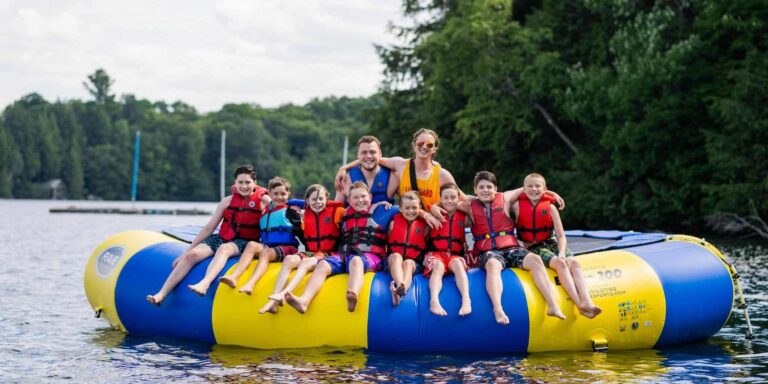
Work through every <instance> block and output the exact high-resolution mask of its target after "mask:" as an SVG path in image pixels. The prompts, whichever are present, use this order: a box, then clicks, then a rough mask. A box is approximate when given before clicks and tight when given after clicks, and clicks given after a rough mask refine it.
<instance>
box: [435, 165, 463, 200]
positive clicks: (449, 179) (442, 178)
mask: <svg viewBox="0 0 768 384" xmlns="http://www.w3.org/2000/svg"><path fill="white" fill-rule="evenodd" d="M437 178H438V183H439V184H440V186H441V187H442V186H443V185H446V184H448V183H454V184H456V185H458V183H456V179H454V178H453V175H452V174H451V172H449V171H448V170H447V169H445V168H443V167H440V174H439V175H438V177H437ZM437 192H438V193H440V191H437ZM466 198H467V195H465V194H464V192H463V191H462V190H461V189H459V200H465V199H466Z"/></svg>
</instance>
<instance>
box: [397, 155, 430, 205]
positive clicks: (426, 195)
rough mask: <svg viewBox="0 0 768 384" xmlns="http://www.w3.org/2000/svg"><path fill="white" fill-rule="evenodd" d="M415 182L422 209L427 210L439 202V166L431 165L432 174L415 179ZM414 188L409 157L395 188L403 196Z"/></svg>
mask: <svg viewBox="0 0 768 384" xmlns="http://www.w3.org/2000/svg"><path fill="white" fill-rule="evenodd" d="M416 184H417V185H418V189H419V197H421V205H423V206H424V210H426V211H429V209H430V208H431V207H432V205H434V204H437V203H439V202H440V166H439V165H436V164H433V165H432V174H431V175H430V176H429V178H427V179H416ZM412 189H414V188H413V187H412V186H411V161H410V159H409V160H408V161H407V162H406V163H405V169H403V173H402V174H401V175H400V186H399V187H398V188H397V193H398V194H399V195H400V196H403V195H404V194H405V193H406V192H408V191H410V190H412Z"/></svg>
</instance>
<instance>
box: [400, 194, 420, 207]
mask: <svg viewBox="0 0 768 384" xmlns="http://www.w3.org/2000/svg"><path fill="white" fill-rule="evenodd" d="M405 200H411V201H417V202H418V203H419V207H421V197H419V192H418V191H413V190H411V191H408V192H406V193H404V194H403V196H401V197H400V206H401V207H402V206H403V202H405Z"/></svg>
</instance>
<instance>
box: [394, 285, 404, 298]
mask: <svg viewBox="0 0 768 384" xmlns="http://www.w3.org/2000/svg"><path fill="white" fill-rule="evenodd" d="M395 292H397V295H398V296H400V298H401V299H402V298H403V296H405V283H400V285H398V286H397V290H396V291H395Z"/></svg>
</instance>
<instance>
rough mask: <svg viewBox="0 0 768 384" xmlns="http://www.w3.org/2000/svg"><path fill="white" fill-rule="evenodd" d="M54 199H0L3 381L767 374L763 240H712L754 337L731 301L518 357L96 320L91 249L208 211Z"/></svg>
mask: <svg viewBox="0 0 768 384" xmlns="http://www.w3.org/2000/svg"><path fill="white" fill-rule="evenodd" d="M206 204H208V205H206ZM206 204H182V203H173V204H169V203H162V204H158V203H141V204H140V205H143V206H151V207H160V208H165V207H168V208H176V207H183V208H199V209H208V210H211V209H212V208H213V204H209V203H206ZM54 205H57V204H56V203H51V202H37V201H13V202H10V201H7V200H5V201H4V200H0V211H2V212H3V215H2V217H1V218H0V265H2V268H0V281H1V282H2V284H0V297H2V298H3V300H2V301H0V356H3V359H1V360H0V382H3V383H6V382H25V383H26V382H59V381H70V382H131V383H133V382H170V381H183V382H246V381H256V382H264V381H269V382H342V381H347V382H349V381H351V382H380V381H429V382H459V381H469V382H494V383H498V382H543V383H549V382H589V383H591V382H601V383H602V382H605V383H627V382H636V383H657V382H710V381H714V382H724V381H737V382H742V381H744V382H761V381H762V382H765V381H768V343H766V337H767V336H768V331H766V327H767V326H768V300H767V299H768V245H767V244H766V243H765V242H762V243H761V242H750V241H744V240H713V239H708V240H709V241H710V242H712V243H713V244H715V245H717V246H718V247H719V248H720V250H721V251H723V252H724V253H725V254H726V255H727V256H728V257H729V258H730V259H731V260H732V262H733V264H734V265H735V267H736V268H737V269H738V271H739V272H740V273H741V275H742V285H743V287H744V290H745V293H746V297H747V300H748V301H749V305H750V315H751V318H752V321H753V326H754V332H755V335H756V336H757V338H756V339H755V340H751V341H749V340H745V339H744V334H745V332H746V323H745V321H744V316H743V314H742V313H741V311H735V312H734V313H733V314H732V316H731V318H730V319H729V321H728V323H727V324H726V325H725V327H724V328H723V329H722V330H721V331H720V332H719V333H718V334H717V335H716V336H715V337H713V338H712V339H710V340H707V341H706V342H702V343H699V344H691V345H685V346H680V347H677V348H673V349H665V350H660V351H657V350H640V351H609V352H607V353H591V352H590V353H587V352H553V353H540V354H531V355H520V356H514V355H478V354H472V355H462V354H447V355H440V354H429V355H425V354H396V353H373V352H368V351H364V350H361V349H346V348H314V349H301V350H254V349H246V348H240V347H230V346H211V345H208V344H200V343H191V342H187V341H182V340H171V339H149V338H142V337H137V336H133V335H126V334H124V333H122V332H119V331H116V330H113V329H110V328H109V327H108V325H107V324H106V322H104V321H103V320H101V319H94V318H93V313H92V311H91V309H90V307H89V306H88V302H87V300H86V298H85V294H84V291H83V286H82V284H83V283H82V274H83V269H84V268H83V264H84V263H85V261H86V260H87V258H88V256H89V254H90V252H91V251H92V250H93V248H95V247H96V245H97V244H98V243H99V242H101V241H102V240H104V239H105V238H107V237H108V236H110V235H112V234H114V233H117V232H120V231H123V230H128V229H140V228H147V227H151V226H157V225H173V224H179V225H181V224H198V225H202V224H204V223H205V220H206V219H207V218H205V217H184V216H114V215H50V214H48V207H50V206H54ZM78 205H87V204H80V203H78ZM100 205H102V206H105V205H113V206H130V204H129V203H112V204H106V203H104V202H101V203H100ZM11 218H13V219H11ZM30 233H44V234H46V242H45V243H44V244H41V243H39V242H32V241H25V239H27V238H28V237H29V234H30ZM702 294H706V292H702Z"/></svg>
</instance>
